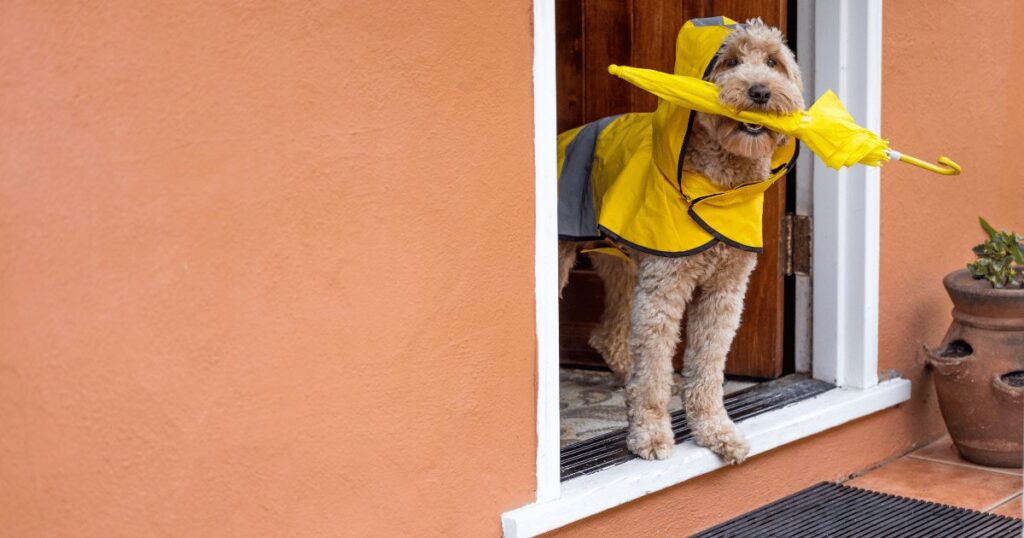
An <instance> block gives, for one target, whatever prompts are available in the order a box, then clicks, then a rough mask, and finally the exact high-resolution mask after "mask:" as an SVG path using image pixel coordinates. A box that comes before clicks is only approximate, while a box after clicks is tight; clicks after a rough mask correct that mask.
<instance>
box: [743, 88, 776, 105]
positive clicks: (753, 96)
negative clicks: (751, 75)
mask: <svg viewBox="0 0 1024 538" xmlns="http://www.w3.org/2000/svg"><path fill="white" fill-rule="evenodd" d="M747 95H749V96H750V100H751V101H753V102H755V103H757V104H759V105H763V104H765V103H767V102H768V100H769V99H771V98H772V91H771V90H769V89H768V86H765V85H764V84H754V85H753V86H751V87H750V89H749V90H747Z"/></svg>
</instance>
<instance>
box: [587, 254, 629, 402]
mask: <svg viewBox="0 0 1024 538" xmlns="http://www.w3.org/2000/svg"><path fill="white" fill-rule="evenodd" d="M590 259H591V261H592V262H593V264H594V270H595V271H597V274H598V276H600V277H601V282H602V283H603V284H604V312H603V313H602V314H601V321H600V323H598V325H597V327H594V330H593V332H591V333H590V345H591V346H592V347H593V348H594V349H596V350H598V351H599V352H600V353H601V356H602V357H604V361H605V362H606V363H608V367H609V368H611V369H612V372H613V373H614V374H615V377H616V378H617V379H618V380H619V381H620V382H625V381H626V376H627V375H628V374H629V369H630V366H632V364H633V358H632V357H630V355H629V312H630V305H631V304H632V303H633V290H634V289H635V288H636V266H635V265H633V263H632V262H629V261H626V260H621V259H619V258H616V257H613V256H607V255H604V254H594V255H592V256H590Z"/></svg>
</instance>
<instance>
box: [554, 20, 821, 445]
mask: <svg viewBox="0 0 1024 538" xmlns="http://www.w3.org/2000/svg"><path fill="white" fill-rule="evenodd" d="M730 23H732V21H729V20H728V19H724V18H716V19H714V20H711V19H701V20H698V21H690V22H688V23H687V26H684V28H683V30H681V34H680V40H679V41H678V42H679V43H684V42H685V39H684V38H685V36H684V35H683V33H684V32H687V31H689V32H691V33H694V34H696V33H697V32H701V31H702V32H711V31H715V32H720V33H721V35H723V36H725V37H724V38H722V40H721V45H720V47H718V48H717V50H714V51H711V52H710V53H709V54H710V56H708V57H709V58H710V60H708V61H707V62H706V63H707V70H706V71H704V72H703V73H700V74H699V75H698V76H703V78H705V79H706V80H708V81H711V82H713V83H714V84H716V85H717V86H718V87H719V94H720V97H719V98H720V100H721V101H722V102H723V103H724V104H727V105H729V106H731V107H734V108H735V109H739V110H755V111H774V112H780V113H788V112H794V111H797V110H802V109H803V108H804V100H803V83H802V81H801V77H800V69H799V66H798V65H797V63H796V59H795V57H794V54H793V52H792V51H791V50H790V49H789V48H788V46H787V45H786V43H785V40H784V38H783V35H782V33H781V32H780V31H779V30H778V29H776V28H773V27H770V26H768V25H766V24H764V23H763V22H762V21H761V20H760V19H752V20H749V21H747V22H746V23H745V24H736V23H732V24H730ZM704 35H709V34H707V33H705V34H704ZM715 35H719V34H715ZM706 41H708V40H707V39H704V40H703V41H698V40H696V39H695V40H694V41H693V42H694V43H697V42H706ZM680 54H684V55H685V54H688V53H687V51H685V50H684V51H681V52H680V53H677V72H678V70H679V67H678V66H679V65H680V60H679V59H678V58H679V57H680V56H679V55H680ZM684 63H685V62H684ZM690 63H696V64H701V65H700V66H699V67H701V68H703V67H704V66H703V65H702V64H703V63H704V60H701V61H700V62H690ZM695 72H696V71H695ZM663 104H664V103H662V104H660V105H659V111H658V112H656V113H648V114H629V115H626V116H628V118H626V119H621V118H620V120H609V121H606V122H605V124H611V125H612V127H614V121H623V122H627V121H628V122H633V123H636V124H638V125H641V126H643V123H644V122H652V121H653V123H655V126H654V127H653V128H652V129H653V131H652V133H653V134H651V136H652V137H653V139H654V143H653V146H654V147H653V149H651V150H650V151H649V153H650V157H649V159H651V160H652V162H656V163H660V164H661V166H660V167H658V169H665V168H668V167H669V166H670V165H671V164H672V163H671V159H670V158H667V157H664V158H663V161H657V159H659V151H660V150H659V148H660V147H662V146H660V145H659V144H661V143H662V139H664V140H666V141H667V142H665V143H664V144H665V146H664V147H668V148H672V149H673V150H674V151H676V152H677V153H678V154H679V155H682V157H680V158H679V160H680V161H681V163H680V166H679V172H678V174H679V178H680V179H679V191H678V192H675V191H668V192H669V193H670V194H671V195H673V196H675V197H676V198H679V194H680V192H681V193H682V198H681V199H682V200H684V201H678V200H676V201H671V200H670V201H669V202H666V203H670V202H671V203H676V202H678V203H680V204H684V205H681V206H680V208H679V209H678V211H675V213H676V214H684V213H686V212H687V207H689V208H690V209H692V207H693V205H694V204H696V203H697V201H698V199H697V198H696V197H694V196H690V195H688V193H687V192H686V189H687V188H686V186H685V184H684V179H685V178H691V177H692V178H700V177H702V178H706V180H707V182H710V185H711V186H712V187H713V188H716V189H719V190H720V191H723V192H732V191H731V190H733V189H736V188H738V187H740V186H744V188H746V186H747V185H749V184H751V183H757V182H764V181H767V180H768V179H769V178H772V181H774V179H778V177H780V174H781V175H784V172H785V170H788V169H789V168H788V166H787V168H785V169H784V170H782V171H781V173H780V170H779V169H775V168H773V156H774V157H777V152H779V151H780V148H782V147H784V146H787V145H789V146H795V141H792V140H790V139H789V138H788V137H786V136H784V135H782V134H779V133H775V132H772V131H769V130H767V129H765V128H763V127H761V126H759V125H753V124H746V123H740V122H737V121H734V120H732V119H729V118H726V117H723V116H717V115H708V114H701V113H696V112H692V111H690V112H689V114H692V117H691V116H690V115H689V114H687V115H685V116H683V115H680V116H679V117H680V118H683V119H685V118H689V119H688V120H687V121H688V123H683V119H680V120H679V121H676V124H677V125H679V126H683V125H685V129H686V136H685V137H684V138H683V141H682V143H681V145H682V149H674V148H677V147H679V141H678V140H677V138H678V137H675V138H674V137H673V134H672V132H659V131H658V129H659V125H660V124H659V123H658V122H662V123H665V122H668V123H665V125H669V124H672V121H674V120H672V121H670V120H671V118H672V114H675V113H676V112H677V111H674V110H668V109H666V110H665V111H663V110H662V108H661V107H662V105H663ZM683 112H685V111H683ZM659 114H660V116H659ZM664 118H669V120H665V119H664ZM597 123H600V122H595V124H597ZM588 125H589V124H588ZM599 128H604V127H600V126H599ZM644 128H646V127H644ZM679 128H680V129H682V128H684V127H679ZM579 129H583V128H579ZM579 129H578V130H574V131H573V132H570V133H564V134H563V135H562V136H565V137H566V138H565V139H564V140H563V138H562V136H560V148H564V152H565V155H564V163H562V160H560V163H562V164H560V176H559V177H560V179H559V182H560V184H559V204H560V207H559V211H560V215H559V219H560V230H559V234H560V240H559V290H561V289H563V288H564V287H565V285H566V283H567V281H568V278H569V272H570V270H571V269H572V267H573V265H574V264H575V262H576V257H577V252H578V251H579V250H580V249H581V247H582V248H586V247H588V246H594V245H595V244H596V243H595V241H598V240H600V241H611V242H612V243H614V246H615V247H616V248H618V249H620V250H621V251H622V252H624V253H625V254H626V255H628V258H629V260H623V259H621V257H617V256H606V255H599V254H595V255H592V256H591V259H592V261H593V265H594V268H595V270H596V272H597V273H598V275H600V277H601V279H602V281H603V283H604V287H605V292H606V297H605V309H604V312H603V314H602V317H601V320H600V322H599V323H598V325H597V327H596V328H595V329H594V331H593V332H592V334H591V336H590V344H591V346H592V347H594V348H595V349H596V350H598V351H599V352H600V353H601V355H602V356H603V357H604V359H605V361H606V362H607V364H608V366H609V368H610V369H611V370H612V372H613V373H614V374H615V375H616V376H617V378H619V379H620V380H622V381H623V382H624V383H625V389H626V399H627V403H628V419H629V433H628V437H627V446H628V448H629V450H630V451H631V452H633V453H634V454H636V455H638V456H640V457H641V458H644V459H664V458H666V457H668V456H669V455H671V453H672V451H673V448H674V446H675V441H674V437H673V433H672V428H671V424H670V416H669V412H668V401H669V396H670V393H671V389H672V383H673V378H672V356H673V355H674V353H675V350H676V346H677V344H678V342H679V338H680V323H681V320H682V318H683V313H684V311H688V313H689V317H688V323H687V327H686V331H687V333H686V334H687V347H686V352H685V356H684V367H683V372H682V374H683V391H682V394H683V404H684V407H685V410H686V417H687V420H688V422H689V426H690V429H691V431H692V432H693V438H694V440H695V441H696V443H697V444H698V445H700V446H703V447H707V448H708V449H710V450H712V451H713V452H715V453H716V454H718V455H719V456H720V457H721V458H722V459H723V460H724V461H725V462H726V463H730V464H734V463H740V462H742V461H744V459H746V457H747V454H748V452H749V445H748V443H747V441H746V440H745V439H744V437H743V435H742V433H741V432H740V431H739V429H738V428H737V427H736V425H735V424H734V423H733V422H732V420H731V419H730V418H729V417H728V415H727V414H726V412H725V406H724V403H723V399H722V385H723V383H724V376H725V374H724V368H725V362H726V355H727V353H728V351H729V348H730V346H731V345H732V340H733V338H734V336H735V334H736V330H737V329H738V328H739V324H740V315H741V313H742V311H743V302H744V296H745V294H746V291H747V283H748V280H749V277H750V274H751V272H752V271H753V269H754V266H755V264H756V262H757V255H756V252H755V251H756V250H757V249H756V248H746V247H745V246H744V245H743V244H740V243H738V242H735V241H730V240H729V239H728V237H726V236H724V235H723V234H719V233H716V232H715V230H713V229H711V227H709V226H707V225H706V223H705V222H703V220H706V219H699V218H698V217H697V213H694V212H693V211H690V212H689V213H690V216H689V217H687V218H691V219H693V220H694V221H698V222H697V224H698V225H700V228H698V227H695V229H703V230H704V231H705V232H707V233H708V234H710V235H708V236H707V237H705V236H701V238H700V239H699V240H696V243H700V245H699V247H697V248H692V249H690V250H687V251H686V252H665V251H658V249H652V248H645V247H644V246H642V245H639V244H637V243H635V242H633V241H630V240H628V239H626V237H625V235H624V234H620V233H617V232H616V231H615V230H612V229H611V228H612V227H613V226H611V225H608V226H604V225H602V226H600V227H599V230H598V231H597V233H595V232H594V229H591V230H590V231H581V232H575V233H566V234H563V230H562V217H563V214H562V213H563V207H562V206H563V202H564V201H563V199H562V198H563V194H564V193H565V191H566V190H567V189H568V188H569V187H567V186H565V185H563V183H565V184H568V182H569V180H567V179H565V177H564V176H565V175H566V172H565V170H566V169H568V168H570V167H573V166H575V167H577V168H578V167H579V166H581V165H579V164H578V162H579V161H583V162H584V164H587V163H589V166H590V167H592V170H591V168H587V167H585V172H586V174H587V178H586V179H585V180H584V181H585V183H583V185H584V187H585V188H587V189H589V190H588V192H589V193H590V194H591V195H593V193H594V192H597V189H600V188H602V185H603V183H602V181H604V180H603V179H602V178H603V177H604V176H602V174H605V175H609V174H606V173H605V172H606V171H607V169H608V168H610V167H613V165H614V163H611V164H610V163H609V162H605V161H602V157H601V155H603V154H604V153H609V152H612V151H616V150H619V149H620V148H610V147H609V144H610V142H608V143H605V142H604V141H603V139H602V137H605V135H604V134H603V132H604V131H598V134H596V135H593V136H591V138H595V137H596V138H595V140H596V141H595V142H587V143H588V144H590V146H587V147H592V148H594V149H593V151H594V152H595V153H594V159H593V160H592V161H587V160H586V157H583V158H580V159H576V161H577V164H573V162H572V160H573V159H574V158H573V156H572V153H573V152H572V151H571V150H572V149H573V148H572V147H570V145H571V144H572V143H573V140H576V139H580V140H582V139H583V135H584V133H586V131H585V130H579ZM595 129H596V128H595ZM609 129H611V128H610V127H609ZM619 130H620V131H622V130H623V129H619ZM644 133H647V131H644ZM591 134H593V133H591ZM608 136H611V135H608ZM623 136H625V135H623ZM643 136H648V135H647V134H643ZM621 140H626V138H622V139H621ZM602 144H604V146H602ZM644 144H646V142H642V143H639V142H638V143H636V144H633V145H635V146H636V147H635V148H634V147H632V146H630V147H629V148H626V149H621V151H622V152H625V153H624V155H626V157H622V158H618V157H617V158H616V159H617V160H616V161H615V162H618V161H622V162H623V163H625V164H622V166H621V167H619V168H621V170H627V169H629V168H630V167H631V166H633V167H634V168H635V165H634V164H632V163H634V162H635V161H637V160H638V159H639V157H636V155H637V154H638V152H642V151H646V150H644V149H643V148H644ZM579 145H580V146H584V145H585V144H584V143H583V142H579ZM618 145H619V146H621V145H622V144H621V143H619V144H618ZM626 145H629V144H626ZM560 151H562V149H560ZM794 151H795V150H794ZM576 153H579V150H578V148H577V149H576ZM662 153H664V152H662ZM645 155H646V154H645ZM560 157H562V155H560ZM645 158H647V157H645ZM794 158H795V155H794ZM775 160H777V159H775ZM791 164H792V162H791V161H790V163H789V166H791ZM619 168H616V169H615V170H616V171H615V172H613V173H612V174H611V175H615V174H618V176H616V177H621V176H623V174H626V172H620V171H619ZM654 168H655V167H653V166H652V167H651V169H654ZM673 175H674V173H673ZM662 179H668V180H669V181H662V180H658V181H656V183H655V186H654V187H650V188H652V189H654V188H658V189H667V188H668V187H665V185H666V184H668V183H671V182H672V181H674V178H673V177H671V176H667V175H666V176H665V178H662ZM614 181H616V180H614V179H613V180H608V182H610V183H609V184H611V186H610V187H608V188H607V193H609V194H607V196H612V195H614V194H615V193H616V192H618V191H623V190H629V189H617V188H616V187H615V186H614ZM619 181H624V180H619ZM645 181H654V180H645ZM701 181H703V180H701ZM672 188H675V187H674V184H672ZM633 190H637V189H633ZM761 192H762V193H763V190H762V191H761ZM565 203H569V202H565ZM587 203H588V202H587V199H586V198H585V197H584V198H583V202H582V203H581V204H579V205H582V206H586V205H587ZM638 203H648V202H638ZM685 204H689V205H685ZM600 205H601V206H602V209H601V210H600V211H604V212H607V211H610V209H608V207H610V206H611V202H609V201H607V200H605V201H604V202H603V203H601V204H600ZM587 211H588V208H587V207H582V208H571V210H570V211H568V213H570V214H571V215H573V216H574V218H575V216H576V215H578V214H587ZM638 211H639V210H638ZM631 215H634V214H631ZM634 216H635V215H634ZM588 218H590V217H588ZM593 218H595V219H598V220H599V221H600V220H601V218H602V217H593ZM609 218H610V219H611V220H614V218H613V217H609ZM672 218H680V219H681V218H684V217H679V216H674V217H672ZM583 220H585V219H583ZM620 220H622V221H623V222H627V224H626V225H625V226H630V225H633V224H632V223H634V222H636V221H644V222H646V221H647V220H646V219H640V218H623V219H620ZM756 220H757V226H758V227H759V226H760V207H758V211H757V214H756ZM688 225H692V223H691V224H688ZM648 231H649V232H650V234H651V235H652V236H658V235H659V234H661V232H662V231H661V230H648ZM759 233H760V229H759V228H758V234H759ZM663 235H670V234H663ZM708 237H710V238H711V239H708ZM696 243H695V244H696ZM680 248H683V247H680ZM686 248H689V246H687V247H686Z"/></svg>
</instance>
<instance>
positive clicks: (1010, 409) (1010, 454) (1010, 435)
mask: <svg viewBox="0 0 1024 538" xmlns="http://www.w3.org/2000/svg"><path fill="white" fill-rule="evenodd" d="M942 283H943V285H945V286H946V291H947V292H948V293H949V296H950V298H951V299H953V323H952V324H951V325H950V327H949V331H947V332H946V337H945V338H944V339H943V340H942V344H941V345H940V346H939V347H937V348H935V349H929V350H925V351H926V354H927V363H928V364H929V365H931V366H932V367H933V368H934V370H935V374H936V375H935V391H936V392H937V393H938V395H939V408H940V409H941V410H942V417H943V418H944V419H945V421H946V427H947V429H948V430H949V434H950V436H951V437H952V438H953V442H954V444H956V447H957V450H959V451H960V454H961V455H962V456H963V457H964V458H965V459H967V460H970V461H973V462H975V463H980V464H982V465H989V466H994V467H1020V466H1021V456H1022V452H1021V450H1022V448H1024V447H1022V437H1024V290H1020V289H1013V290H1010V289H994V288H993V287H992V286H991V285H990V284H989V283H988V282H987V281H985V280H975V279H974V278H972V277H971V275H970V274H969V273H968V272H967V271H966V270H963V269H962V270H960V271H954V272H952V273H950V274H949V275H946V278H945V279H943V281H942Z"/></svg>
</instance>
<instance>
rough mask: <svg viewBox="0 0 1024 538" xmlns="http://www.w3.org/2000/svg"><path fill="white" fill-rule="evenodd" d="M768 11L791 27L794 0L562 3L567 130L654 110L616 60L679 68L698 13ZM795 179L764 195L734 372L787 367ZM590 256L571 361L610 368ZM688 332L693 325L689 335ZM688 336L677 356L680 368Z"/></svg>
mask: <svg viewBox="0 0 1024 538" xmlns="http://www.w3.org/2000/svg"><path fill="white" fill-rule="evenodd" d="M718 15H724V16H726V17H729V18H731V19H733V20H737V21H745V20H747V19H749V18H753V17H761V18H762V19H763V20H764V22H765V23H767V24H770V25H772V26H777V27H779V28H781V29H782V30H783V32H786V30H787V27H786V21H787V19H786V1H785V0H679V1H675V2H672V1H667V0H556V15H555V18H556V24H557V39H558V57H557V69H558V71H557V76H558V79H557V80H558V129H559V131H564V130H567V129H571V128H573V127H576V126H578V125H582V124H584V123H587V122H591V121H594V120H597V119H599V118H602V117H604V116H608V115H611V114H620V113H623V112H648V111H653V110H654V109H655V108H656V107H657V105H658V101H657V98H656V97H654V96H653V95H651V94H649V93H647V92H645V91H643V90H641V89H639V88H635V87H633V86H631V85H629V84H627V83H625V82H623V81H621V80H619V79H617V78H615V77H613V76H611V75H609V74H608V71H607V68H608V64H612V63H615V64H624V65H632V66H637V67H646V68H650V69H657V70H659V71H666V72H672V68H673V63H674V59H675V38H676V34H677V33H678V32H679V28H681V27H682V25H683V23H684V22H686V21H687V20H689V19H693V18H698V17H713V16H718ZM785 201H786V185H785V182H783V181H780V182H778V183H776V185H775V186H774V187H772V188H771V189H770V190H769V191H768V192H767V193H766V195H765V206H764V245H765V246H764V252H763V253H761V254H760V255H759V257H758V267H757V269H756V270H755V271H754V274H753V276H752V277H751V281H750V286H749V289H748V291H747V298H746V306H745V310H744V313H743V322H742V325H741V326H740V330H739V332H738V333H737V335H736V340H735V341H734V342H733V346H732V350H731V352H730V354H729V361H728V364H727V365H726V372H727V373H729V374H732V375H741V376H749V377H759V378H770V377H777V376H779V375H780V374H781V373H782V365H783V321H784V320H783V303H784V280H783V267H782V261H783V260H782V258H781V256H780V252H779V238H780V235H781V230H782V219H783V215H784V212H785ZM585 258H586V256H581V257H580V259H581V262H580V266H579V267H578V268H577V269H575V270H574V272H573V275H572V277H571V278H570V279H569V285H568V287H566V289H565V292H564V294H563V297H564V299H563V301H562V305H561V319H562V321H561V353H562V363H563V364H567V365H595V366H600V365H603V364H604V362H603V361H602V359H601V357H600V355H598V354H597V352H596V351H594V350H593V349H592V348H590V346H589V345H588V344H587V337H588V335H589V333H590V329H591V328H592V327H593V326H594V324H595V323H596V322H597V320H598V319H599V318H600V315H601V309H602V307H603V300H604V292H603V290H602V287H601V283H600V280H599V279H598V277H597V275H596V274H594V272H593V270H592V269H591V268H590V267H589V265H588V263H587V260H586V259H585ZM684 334H685V331H684ZM684 345H685V342H683V343H680V347H679V350H678V352H677V354H676V367H677V368H678V367H679V366H680V365H681V363H682V362H681V361H682V351H683V348H684Z"/></svg>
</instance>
